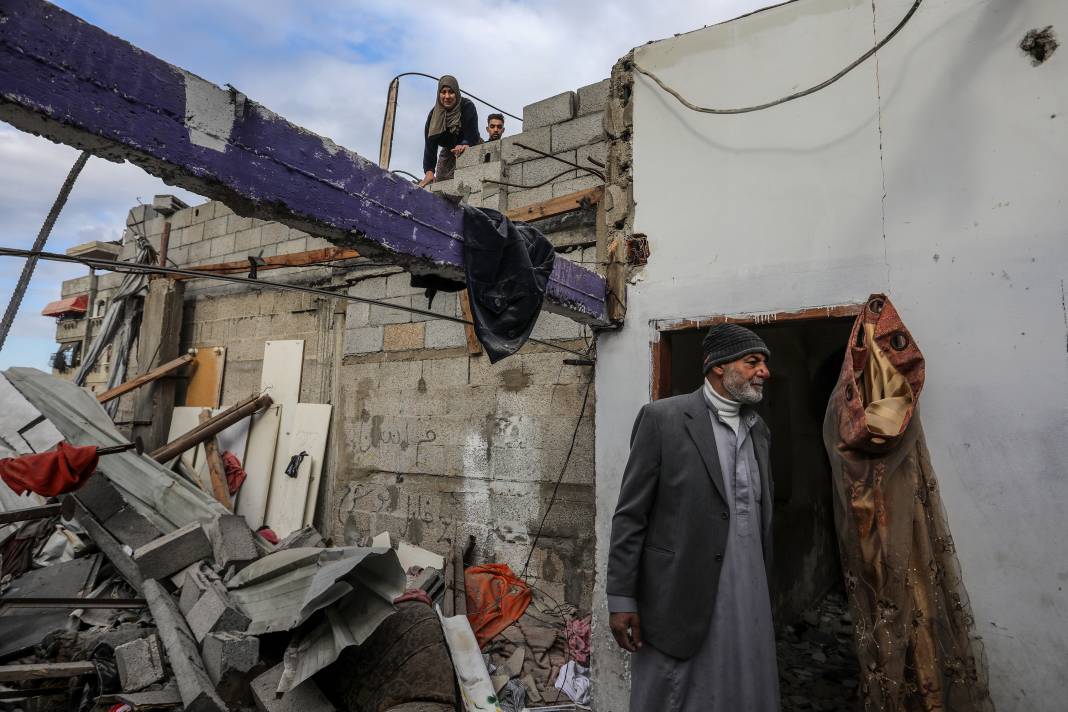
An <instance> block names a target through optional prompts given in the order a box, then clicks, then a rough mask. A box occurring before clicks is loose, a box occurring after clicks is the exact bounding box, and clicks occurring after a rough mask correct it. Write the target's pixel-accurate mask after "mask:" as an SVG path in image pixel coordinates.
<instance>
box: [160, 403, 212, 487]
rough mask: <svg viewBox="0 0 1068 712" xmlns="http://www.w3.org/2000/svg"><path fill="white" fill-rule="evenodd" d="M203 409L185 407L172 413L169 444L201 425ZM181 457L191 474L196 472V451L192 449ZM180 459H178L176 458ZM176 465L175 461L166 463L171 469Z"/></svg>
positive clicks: (168, 435)
mask: <svg viewBox="0 0 1068 712" xmlns="http://www.w3.org/2000/svg"><path fill="white" fill-rule="evenodd" d="M202 410H204V409H203V408H192V407H189V408H187V407H185V406H178V407H177V408H175V409H174V411H173V412H172V413H171V429H170V431H168V433H167V442H169V443H173V442H174V441H175V440H177V439H178V438H180V437H182V436H183V435H185V434H186V433H188V432H189V431H190V430H192V429H193V428H195V427H197V426H198V425H200V411H202ZM179 457H180V458H181V460H182V464H183V465H185V466H186V467H188V468H189V471H190V472H196V471H197V470H196V462H197V459H196V450H195V449H190V450H186V451H185V452H183V453H182V454H181V455H179ZM175 459H178V458H175ZM173 463H174V460H171V461H170V462H168V463H166V465H167V467H170V466H171V465H172V464H173Z"/></svg>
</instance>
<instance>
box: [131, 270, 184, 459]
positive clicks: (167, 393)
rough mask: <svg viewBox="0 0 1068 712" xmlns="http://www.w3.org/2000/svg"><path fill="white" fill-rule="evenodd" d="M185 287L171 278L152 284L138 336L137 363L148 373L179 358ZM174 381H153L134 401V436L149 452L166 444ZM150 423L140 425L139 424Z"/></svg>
mask: <svg viewBox="0 0 1068 712" xmlns="http://www.w3.org/2000/svg"><path fill="white" fill-rule="evenodd" d="M184 296H185V285H184V284H183V283H181V282H174V281H172V280H169V279H155V280H151V281H149V283H148V295H147V296H146V297H145V306H144V315H143V316H142V317H141V330H140V332H139V333H138V336H137V364H138V368H140V369H142V370H144V371H145V372H147V371H149V370H151V369H153V368H155V367H156V366H158V365H160V364H162V363H165V362H167V361H171V360H173V359H175V358H177V357H178V340H179V338H180V336H181V333H182V309H183V299H184ZM174 386H175V384H174V381H173V380H171V379H166V378H165V379H162V380H158V381H152V382H151V383H149V384H147V385H146V386H145V387H143V388H141V389H140V390H138V391H137V392H136V393H135V395H134V398H135V402H134V421H135V424H134V426H133V437H134V438H138V437H139V438H141V441H142V442H143V443H144V444H145V450H147V451H152V450H155V449H156V448H158V447H160V446H161V445H163V444H164V440H166V437H167V431H168V429H169V428H170V423H171V409H173V408H174ZM146 421H147V422H148V423H149V424H148V425H138V424H137V422H146Z"/></svg>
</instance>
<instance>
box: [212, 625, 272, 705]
mask: <svg viewBox="0 0 1068 712" xmlns="http://www.w3.org/2000/svg"><path fill="white" fill-rule="evenodd" d="M200 650H201V653H202V654H203V658H204V668H205V669H206V670H207V671H208V677H210V678H211V681H212V682H214V683H215V690H216V692H218V693H219V696H220V697H222V698H223V699H224V700H226V701H227V702H229V703H231V704H239V703H241V702H248V701H249V700H247V699H246V698H247V692H248V690H249V685H248V682H249V676H250V674H251V673H252V671H253V668H255V667H256V665H257V664H258V663H259V661H260V639H259V638H257V637H256V636H254V635H242V634H240V633H225V632H223V633H208V634H207V635H206V636H205V637H204V642H203V643H202V644H201V647H200Z"/></svg>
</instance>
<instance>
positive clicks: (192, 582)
mask: <svg viewBox="0 0 1068 712" xmlns="http://www.w3.org/2000/svg"><path fill="white" fill-rule="evenodd" d="M213 580H214V578H213V577H212V576H211V575H210V574H209V573H208V571H207V570H204V569H201V567H200V564H197V565H196V566H194V567H190V568H189V569H187V570H186V571H185V576H184V578H183V580H182V588H181V593H180V594H179V596H178V608H179V609H180V610H181V611H182V615H184V616H188V615H189V612H190V611H191V610H193V606H195V605H196V603H197V601H199V600H200V597H201V596H203V595H204V592H205V591H206V590H208V587H209V586H210V585H211V583H212V581H213Z"/></svg>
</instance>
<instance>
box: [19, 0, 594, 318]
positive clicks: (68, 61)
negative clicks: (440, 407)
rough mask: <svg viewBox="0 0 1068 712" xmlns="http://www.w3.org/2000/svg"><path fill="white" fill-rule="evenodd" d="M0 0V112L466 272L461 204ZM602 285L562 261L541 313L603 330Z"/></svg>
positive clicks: (304, 226)
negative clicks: (552, 313)
mask: <svg viewBox="0 0 1068 712" xmlns="http://www.w3.org/2000/svg"><path fill="white" fill-rule="evenodd" d="M3 7H4V13H5V16H4V20H5V21H4V22H3V23H0V67H3V69H4V71H3V72H2V73H0V96H3V97H4V100H3V102H0V121H6V122H8V123H10V124H12V125H13V126H15V127H16V128H18V129H20V130H23V131H28V132H31V133H35V134H40V135H43V136H45V137H46V138H48V139H50V140H52V141H56V142H60V143H65V144H68V145H75V146H78V147H82V148H86V149H88V150H89V151H92V152H93V153H95V154H97V155H100V154H103V155H106V156H107V157H108V158H109V159H111V160H128V161H130V162H131V163H134V164H136V165H137V166H139V167H141V168H143V169H144V170H146V171H148V172H149V173H151V174H153V175H156V176H161V177H165V178H166V180H167V182H168V183H169V184H171V185H178V186H181V187H183V188H186V189H188V190H191V191H193V192H194V193H197V194H198V195H203V196H205V197H209V198H214V199H217V200H221V201H223V202H224V203H226V204H227V205H231V206H234V207H237V208H239V210H240V211H241V213H242V214H243V215H245V216H247V217H256V218H259V219H262V220H277V221H279V222H282V223H284V224H286V225H289V226H290V227H295V228H297V229H299V230H304V231H308V232H312V233H315V234H316V235H318V236H320V237H323V238H325V239H327V240H329V241H331V242H332V243H334V244H335V245H338V246H339V247H353V248H356V249H365V248H370V249H372V250H374V251H375V252H376V255H379V256H381V258H382V259H388V260H391V261H393V262H395V263H396V264H399V265H402V266H404V267H405V268H407V269H414V270H416V271H419V272H425V273H430V274H436V275H439V276H442V277H448V278H453V279H455V278H456V277H458V276H460V275H461V274H462V273H463V243H462V241H461V240H457V239H456V238H457V236H458V235H461V234H462V233H463V209H462V208H461V207H460V206H458V205H454V204H452V203H449V202H448V201H447V200H445V199H444V198H442V197H440V196H437V195H434V194H433V193H431V192H430V191H426V190H421V189H419V188H417V187H415V186H414V185H413V184H412V183H410V182H409V181H407V180H405V179H402V178H400V177H398V176H396V175H393V174H391V173H390V172H389V171H386V170H383V169H382V168H379V167H378V166H376V165H375V164H374V163H373V162H372V161H368V160H367V159H365V158H363V157H361V156H359V155H357V154H355V153H354V152H352V151H349V150H347V149H345V148H343V147H341V146H338V145H337V144H336V143H334V142H333V141H331V140H329V139H326V138H324V137H322V136H317V135H316V134H314V133H312V132H311V131H308V130H307V129H304V128H301V127H299V126H296V125H294V124H293V123H291V122H289V121H287V120H286V119H285V118H284V117H282V116H280V115H278V114H277V113H275V112H272V111H270V110H269V109H268V108H266V107H264V106H262V105H260V104H258V103H256V102H255V101H252V100H251V99H250V98H249V97H246V96H245V95H244V94H242V93H241V92H239V91H236V90H232V89H229V88H223V87H219V86H217V85H215V84H213V83H212V82H209V81H205V80H204V79H201V78H200V77H198V76H196V75H194V74H192V73H191V72H188V71H185V70H183V69H182V68H180V67H176V66H173V65H171V64H168V63H167V62H164V61H163V60H161V59H159V58H158V57H154V56H152V55H151V54H150V53H148V52H145V51H143V50H140V49H138V48H137V47H134V46H133V45H131V44H129V43H128V42H125V41H123V40H122V39H120V38H118V37H115V36H114V35H111V34H109V33H107V32H106V31H104V30H103V29H101V28H99V27H94V26H93V25H92V24H89V23H87V22H84V21H82V20H80V19H79V18H77V17H75V16H74V15H72V14H70V13H69V12H66V11H64V10H62V9H60V8H58V7H56V6H55V5H54V4H52V3H49V2H46V1H45V0H5V2H4V3H3ZM57 37H62V38H63V40H64V41H63V42H56V38H57ZM102 57H103V58H107V61H101V60H100V58H102ZM157 281H158V280H157ZM168 281H169V280H168ZM604 285H605V282H604V279H603V278H602V277H601V276H600V275H599V274H597V273H596V272H594V271H592V270H589V269H586V268H584V267H581V266H579V265H575V264H572V263H569V262H568V261H567V259H566V258H564V257H557V258H556V263H555V266H554V269H553V274H552V275H551V276H550V279H549V283H548V285H547V286H546V292H545V297H546V303H547V304H546V308H547V309H550V310H552V311H556V312H557V313H560V314H564V315H566V316H568V317H570V318H573V319H575V320H576V321H579V322H581V323H584V324H597V325H604V326H607V325H609V324H608V321H607V312H606V307H605V300H604V294H605V291H604Z"/></svg>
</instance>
